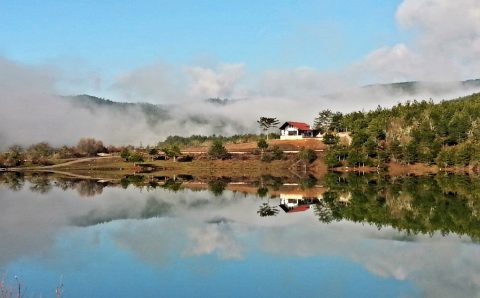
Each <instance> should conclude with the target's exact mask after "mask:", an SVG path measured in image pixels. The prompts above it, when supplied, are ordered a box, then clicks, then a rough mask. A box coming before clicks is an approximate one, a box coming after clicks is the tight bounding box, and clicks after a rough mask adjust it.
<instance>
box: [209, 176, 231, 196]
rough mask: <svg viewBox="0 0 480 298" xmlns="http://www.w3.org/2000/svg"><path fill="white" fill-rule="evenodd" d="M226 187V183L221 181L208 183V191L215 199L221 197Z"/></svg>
mask: <svg viewBox="0 0 480 298" xmlns="http://www.w3.org/2000/svg"><path fill="white" fill-rule="evenodd" d="M226 187H227V182H226V181H224V180H222V179H216V180H211V181H209V182H208V189H209V190H210V191H211V192H212V193H213V194H214V195H215V196H216V197H218V196H221V195H222V193H223V191H224V190H225V188H226Z"/></svg>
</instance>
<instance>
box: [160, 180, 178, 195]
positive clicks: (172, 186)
mask: <svg viewBox="0 0 480 298" xmlns="http://www.w3.org/2000/svg"><path fill="white" fill-rule="evenodd" d="M181 187H182V182H181V181H176V180H174V179H168V180H167V181H165V183H164V184H163V185H162V188H164V189H168V190H171V191H173V192H177V191H179V190H180V189H181Z"/></svg>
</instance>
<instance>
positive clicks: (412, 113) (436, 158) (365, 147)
mask: <svg viewBox="0 0 480 298" xmlns="http://www.w3.org/2000/svg"><path fill="white" fill-rule="evenodd" d="M330 113H331V112H330ZM325 115H327V117H325ZM323 116H324V117H323V118H322V117H319V118H318V119H317V124H318V127H319V128H321V129H323V130H326V131H338V130H347V131H350V132H351V134H352V143H351V145H350V146H348V147H345V146H341V145H336V146H333V147H332V150H330V152H329V154H328V155H327V163H328V164H329V165H330V166H338V165H340V164H342V163H347V164H349V165H353V166H355V165H359V164H362V165H363V164H369V165H376V166H378V165H382V164H385V163H387V162H389V161H396V162H400V163H405V164H411V163H416V162H422V163H427V164H434V163H436V164H438V165H439V166H441V167H449V166H462V167H464V166H472V167H478V166H479V164H480V93H476V94H472V95H469V96H465V97H461V98H457V99H454V100H449V101H442V102H440V103H434V102H433V101H428V102H427V101H412V102H406V103H403V104H398V105H396V106H394V107H392V108H390V109H382V108H378V109H377V110H374V111H370V112H353V113H349V114H345V115H343V114H341V113H338V114H333V113H331V114H329V113H328V112H323ZM320 120H322V121H320ZM332 143H335V141H334V140H333V142H332Z"/></svg>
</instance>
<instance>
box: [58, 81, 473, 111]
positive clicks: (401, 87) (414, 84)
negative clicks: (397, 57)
mask: <svg viewBox="0 0 480 298" xmlns="http://www.w3.org/2000/svg"><path fill="white" fill-rule="evenodd" d="M475 88H480V79H471V80H465V81H457V82H455V81H449V82H448V81H447V82H433V81H432V82H430V81H409V82H398V83H388V84H372V85H365V86H362V87H359V88H358V89H360V90H363V91H382V90H383V91H388V92H391V93H392V95H393V96H395V95H399V94H402V95H415V94H417V93H422V91H423V92H425V91H429V92H430V93H433V94H443V93H448V92H455V91H461V90H468V89H475ZM465 95H468V94H465ZM336 96H337V95H336V94H330V95H326V97H336ZM65 98H66V99H68V100H71V101H72V102H73V103H74V104H75V105H79V106H81V107H84V108H90V109H92V108H95V107H99V106H103V107H112V108H116V109H126V108H132V107H138V108H140V109H141V110H142V111H143V112H145V113H146V114H152V115H156V116H160V117H162V118H165V117H167V116H168V105H164V104H152V103H146V102H119V101H112V100H110V99H105V98H100V97H96V96H93V95H88V94H80V95H73V96H65ZM238 101H239V99H231V98H220V97H210V98H207V99H204V102H205V104H211V105H215V106H226V105H229V104H232V103H235V102H238Z"/></svg>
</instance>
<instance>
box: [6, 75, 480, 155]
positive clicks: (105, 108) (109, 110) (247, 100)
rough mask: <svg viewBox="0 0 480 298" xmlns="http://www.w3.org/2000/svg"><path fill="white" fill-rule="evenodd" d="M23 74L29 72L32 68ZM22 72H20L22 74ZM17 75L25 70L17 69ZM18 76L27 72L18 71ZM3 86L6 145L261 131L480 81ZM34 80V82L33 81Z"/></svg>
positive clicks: (471, 88) (477, 87)
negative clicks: (308, 87) (160, 88)
mask: <svg viewBox="0 0 480 298" xmlns="http://www.w3.org/2000/svg"><path fill="white" fill-rule="evenodd" d="M26 71H29V74H28V75H31V70H30V69H27V70H26ZM26 71H25V72H26ZM19 72H20V74H19V75H22V73H23V71H19ZM22 76H24V77H25V76H27V75H26V74H25V75H22ZM6 80H7V82H5V86H9V87H8V88H3V90H2V94H1V96H2V98H3V99H4V100H3V106H2V109H1V110H0V147H1V148H0V149H5V148H6V147H8V146H9V145H11V144H21V145H29V144H32V143H38V142H42V141H47V142H49V143H51V144H52V145H62V144H67V145H73V144H75V143H76V142H77V141H78V140H79V139H80V138H82V137H94V138H97V139H101V140H103V141H104V143H106V144H114V145H125V144H133V145H139V144H140V143H142V144H144V145H146V144H156V143H157V142H159V141H161V140H164V139H165V138H166V137H167V136H169V135H180V136H190V135H194V134H197V135H212V134H217V135H226V136H228V135H234V134H243V133H257V132H260V130H259V128H258V126H257V123H256V120H257V119H258V118H259V117H260V116H268V117H277V118H278V119H279V120H280V121H288V120H290V121H292V120H296V121H303V122H307V123H311V122H313V119H314V117H315V116H316V114H317V113H318V112H319V111H320V110H324V109H331V110H337V111H341V112H344V113H345V112H351V111H355V110H370V109H375V108H376V107H377V106H378V105H380V106H382V107H389V106H392V105H394V104H396V103H398V102H404V101H406V100H412V99H417V100H422V99H427V100H428V99H433V100H434V101H436V102H438V101H440V100H443V99H453V98H458V97H460V96H464V95H468V94H472V93H475V92H478V91H480V80H469V81H462V82H447V83H445V82H405V83H394V84H382V85H369V86H364V87H360V88H352V89H349V90H345V91H342V92H338V93H335V94H330V95H324V96H311V97H308V96H307V97H305V96H301V95H300V94H299V96H298V97H295V96H288V97H286V96H283V97H282V96H278V97H277V96H273V95H262V94H260V95H259V94H253V95H251V96H245V97H243V98H215V97H213V98H207V99H203V100H197V101H189V102H179V103H176V104H152V103H145V102H118V101H115V100H112V99H103V98H99V97H95V96H92V95H85V94H84V95H76V96H56V95H52V91H53V90H54V88H48V87H45V86H48V85H49V84H51V83H50V82H49V81H47V82H45V83H42V82H41V80H40V81H39V79H38V78H37V77H35V78H32V81H35V82H36V85H34V86H33V87H32V88H29V89H28V88H24V86H22V85H19V84H18V80H15V84H13V83H12V84H9V83H8V77H6ZM12 80H13V79H12ZM37 81H39V82H37Z"/></svg>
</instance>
